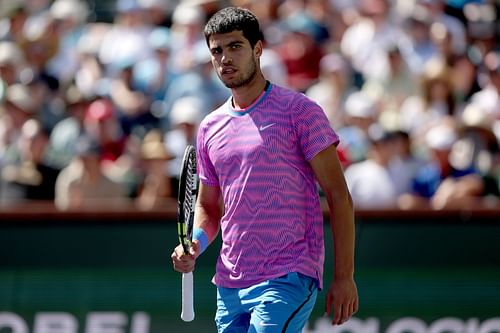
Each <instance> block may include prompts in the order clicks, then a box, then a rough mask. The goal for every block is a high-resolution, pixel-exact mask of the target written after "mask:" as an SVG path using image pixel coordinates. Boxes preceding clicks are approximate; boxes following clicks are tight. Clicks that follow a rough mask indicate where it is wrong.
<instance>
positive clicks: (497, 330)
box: [0, 312, 500, 333]
mask: <svg viewBox="0 0 500 333" xmlns="http://www.w3.org/2000/svg"><path fill="white" fill-rule="evenodd" d="M85 324H86V326H85V330H83V331H84V332H85V333H149V332H150V324H151V318H150V316H149V314H147V313H146V312H135V313H133V314H132V316H131V318H130V322H129V321H128V317H127V315H126V314H125V313H123V312H90V313H88V314H87V317H86V321H85ZM127 326H128V329H127ZM5 330H6V331H7V332H9V333H30V332H31V331H30V330H29V327H28V324H27V322H26V320H25V319H23V318H22V317H21V316H19V315H18V314H15V313H12V312H0V331H5ZM79 331H82V330H79V328H78V320H77V319H76V317H75V316H74V315H72V314H70V313H67V312H39V313H36V314H35V317H34V321H33V331H32V332H33V333H77V332H79ZM385 332H386V333H500V317H495V318H489V319H486V320H484V321H483V322H480V321H479V319H477V318H470V319H468V320H466V321H465V320H462V319H460V318H455V317H444V318H439V319H437V320H435V321H433V322H431V323H426V322H425V321H423V320H421V319H419V318H416V317H403V318H399V319H397V320H395V321H393V322H392V323H390V324H389V325H388V327H387V329H386V330H385ZM302 333H384V331H383V330H382V329H381V327H380V320H379V319H377V318H366V319H360V318H351V319H350V320H349V321H348V322H346V323H345V324H343V325H340V326H332V325H331V320H330V319H328V318H326V317H323V318H319V319H318V320H317V321H316V322H315V327H314V329H312V330H309V329H307V328H305V329H304V330H303V331H302Z"/></svg>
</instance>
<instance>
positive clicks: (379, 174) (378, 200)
mask: <svg viewBox="0 0 500 333" xmlns="http://www.w3.org/2000/svg"><path fill="white" fill-rule="evenodd" d="M368 137H369V140H370V146H369V149H368V153H367V158H366V159H365V160H363V161H360V162H357V163H353V164H351V165H350V166H348V167H347V169H346V170H345V177H346V182H347V186H348V187H349V191H350V192H351V196H352V200H353V202H354V205H355V206H356V207H357V208H365V209H367V208H371V209H384V208H395V207H396V203H397V190H396V184H395V180H394V179H392V178H391V174H390V171H389V164H390V162H391V161H392V159H393V158H394V156H395V150H394V141H393V136H392V135H391V134H390V133H388V132H387V131H385V130H384V129H383V128H382V127H381V126H380V125H378V124H373V125H372V126H370V128H369V131H368Z"/></svg>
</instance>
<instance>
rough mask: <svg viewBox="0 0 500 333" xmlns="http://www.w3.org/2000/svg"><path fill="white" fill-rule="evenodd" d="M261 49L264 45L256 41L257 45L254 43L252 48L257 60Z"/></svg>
mask: <svg viewBox="0 0 500 333" xmlns="http://www.w3.org/2000/svg"><path fill="white" fill-rule="evenodd" d="M263 49H264V45H263V44H262V41H261V40H258V41H257V43H255V46H254V47H253V51H254V53H255V55H256V56H257V57H258V58H260V56H261V55H262V51H263Z"/></svg>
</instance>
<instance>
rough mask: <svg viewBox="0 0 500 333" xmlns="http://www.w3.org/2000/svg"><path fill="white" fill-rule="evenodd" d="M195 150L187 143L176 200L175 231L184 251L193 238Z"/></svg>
mask: <svg viewBox="0 0 500 333" xmlns="http://www.w3.org/2000/svg"><path fill="white" fill-rule="evenodd" d="M196 171H197V170H196V150H195V148H194V146H192V145H188V146H187V147H186V149H185V151H184V156H183V158H182V165H181V171H180V174H179V195H178V200H177V231H178V234H179V242H180V244H181V245H182V247H183V249H184V253H186V254H187V253H189V248H190V247H191V241H192V239H193V224H194V208H195V203H196V196H197V194H198V193H197V191H198V178H197V174H196Z"/></svg>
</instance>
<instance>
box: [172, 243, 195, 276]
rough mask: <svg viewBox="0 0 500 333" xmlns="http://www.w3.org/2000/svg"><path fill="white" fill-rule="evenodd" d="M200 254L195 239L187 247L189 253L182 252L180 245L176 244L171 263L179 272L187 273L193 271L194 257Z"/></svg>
mask: <svg viewBox="0 0 500 333" xmlns="http://www.w3.org/2000/svg"><path fill="white" fill-rule="evenodd" d="M199 255H200V244H199V242H198V241H197V240H194V241H193V243H192V244H191V248H190V249H189V254H185V253H184V249H183V248H182V245H180V244H179V245H177V247H176V248H175V249H174V252H172V255H171V257H172V264H173V266H174V270H176V271H177V272H181V273H188V272H192V271H194V266H195V263H196V258H197V257H198V256H199Z"/></svg>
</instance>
